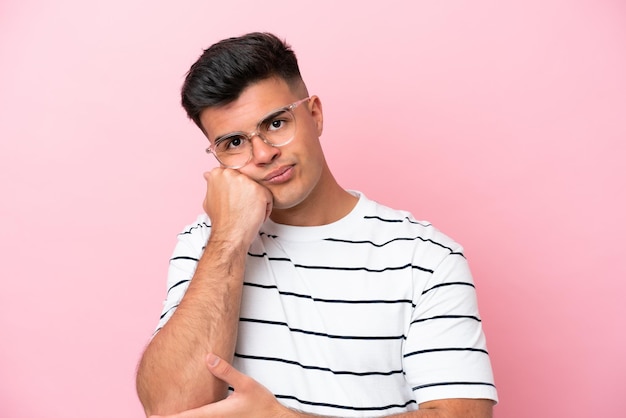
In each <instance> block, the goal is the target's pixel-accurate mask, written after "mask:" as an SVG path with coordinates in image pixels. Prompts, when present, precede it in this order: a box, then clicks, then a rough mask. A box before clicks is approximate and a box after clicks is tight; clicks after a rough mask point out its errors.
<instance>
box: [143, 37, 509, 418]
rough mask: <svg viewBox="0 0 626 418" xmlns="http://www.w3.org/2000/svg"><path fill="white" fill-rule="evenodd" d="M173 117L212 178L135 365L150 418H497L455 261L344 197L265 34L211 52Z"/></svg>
mask: <svg viewBox="0 0 626 418" xmlns="http://www.w3.org/2000/svg"><path fill="white" fill-rule="evenodd" d="M182 103H183V106H184V108H185V110H186V111H187V114H188V115H189V117H190V118H191V119H192V120H193V121H194V122H195V123H196V124H197V125H198V127H199V128H200V129H201V130H202V132H203V133H204V134H205V135H206V137H207V138H208V140H209V142H210V146H209V148H208V149H207V151H208V152H209V153H212V154H213V155H214V156H215V157H216V158H217V160H218V161H219V162H220V167H218V168H215V169H213V170H211V171H210V172H208V173H205V178H206V181H207V191H206V198H205V200H204V210H205V211H206V214H204V215H202V216H200V217H199V218H198V220H197V221H196V222H195V223H194V224H192V225H190V226H188V227H187V228H185V230H184V231H183V232H182V233H181V234H180V235H179V242H178V245H177V247H176V249H175V251H174V255H173V257H172V259H171V263H170V270H169V278H168V286H169V287H168V293H167V298H166V301H165V306H164V311H163V314H162V316H161V321H160V323H159V326H158V329H157V332H156V333H155V335H154V337H153V339H152V341H151V342H150V344H149V345H148V347H147V348H146V351H145V353H144V355H143V358H142V360H141V362H140V365H139V370H138V374H137V389H138V394H139V397H140V399H141V402H142V404H143V406H144V408H145V410H146V414H147V415H156V414H159V415H161V416H163V415H168V414H169V416H172V417H181V418H185V417H186V418H192V417H271V418H275V417H310V416H320V415H322V416H335V417H374V416H397V417H415V418H419V417H422V418H426V417H459V418H461V417H463V418H472V417H480V418H483V417H491V414H492V412H491V411H492V405H493V403H494V401H496V400H497V395H496V391H495V386H494V385H493V377H492V372H491V366H490V362H489V356H488V353H487V350H486V345H485V338H484V335H483V332H482V328H481V322H480V319H479V315H478V309H477V305H476V295H475V288H474V286H473V284H472V278H471V275H470V272H469V270H468V267H467V262H466V260H465V258H464V256H463V253H462V248H461V247H460V246H459V245H458V244H456V243H455V242H454V241H452V240H451V239H449V238H448V237H447V236H445V235H443V234H442V233H441V232H439V231H437V230H436V229H435V228H434V227H433V226H431V225H430V224H428V223H425V222H419V221H416V220H415V219H414V218H413V217H412V216H411V215H410V214H409V213H407V212H402V211H397V210H393V209H390V208H387V207H385V206H382V205H380V204H378V203H376V202H374V201H371V200H369V199H367V198H366V197H365V196H364V195H363V194H362V193H359V192H355V191H347V190H344V189H343V188H341V187H340V186H339V184H338V183H337V182H336V181H335V179H334V178H333V175H332V174H331V172H330V170H329V167H328V165H327V164H326V161H325V159H324V154H323V152H322V148H321V146H320V141H319V137H320V135H321V134H322V125H323V115H322V104H321V101H320V99H319V98H318V97H317V96H314V95H310V94H309V93H308V91H307V88H306V86H305V84H304V82H303V81H302V78H301V76H300V72H299V69H298V64H297V61H296V57H295V55H294V53H293V51H292V50H291V49H290V47H289V46H288V45H286V44H285V43H284V42H282V41H281V40H279V39H278V38H276V37H275V36H273V35H271V34H262V33H252V34H248V35H245V36H242V37H238V38H231V39H227V40H224V41H221V42H219V43H217V44H215V45H213V46H212V47H210V48H209V49H207V50H206V51H205V52H204V53H203V55H202V56H201V57H200V58H199V59H198V61H197V62H196V63H195V64H194V65H193V66H192V67H191V69H190V71H189V73H188V75H187V77H186V80H185V83H184V85H183V89H182ZM231 364H232V365H231ZM229 387H230V389H229ZM229 391H230V395H229ZM314 414H317V415H314Z"/></svg>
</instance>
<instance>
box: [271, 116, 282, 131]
mask: <svg viewBox="0 0 626 418" xmlns="http://www.w3.org/2000/svg"><path fill="white" fill-rule="evenodd" d="M285 123H286V122H285V121H284V120H281V119H275V120H273V121H272V122H271V123H270V124H269V127H268V129H269V130H270V131H276V130H278V129H280V128H282V127H283V126H285Z"/></svg>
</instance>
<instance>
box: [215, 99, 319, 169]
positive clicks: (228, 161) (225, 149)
mask: <svg viewBox="0 0 626 418" xmlns="http://www.w3.org/2000/svg"><path fill="white" fill-rule="evenodd" d="M310 98H311V97H310V96H309V97H305V98H304V99H301V100H298V101H297V102H294V103H291V104H290V105H287V106H284V107H281V108H280V109H276V110H274V111H272V112H270V113H268V114H267V115H266V116H265V117H263V119H261V120H260V121H259V123H258V124H257V126H256V130H254V131H253V132H250V133H245V132H241V131H240V132H232V133H229V134H226V135H223V136H220V137H219V138H216V139H215V141H214V142H213V144H212V145H211V146H210V147H208V148H207V149H206V152H207V153H208V154H213V156H215V158H216V159H217V161H219V162H220V164H222V165H223V166H224V167H226V168H233V169H237V168H241V167H243V166H245V165H246V164H248V163H249V162H250V160H252V151H253V150H252V138H253V137H254V136H255V135H256V136H258V137H259V138H261V140H262V141H263V142H265V143H266V144H268V145H271V146H273V147H282V146H283V145H287V144H288V143H290V142H291V141H293V138H294V137H295V136H296V116H295V115H294V113H293V111H294V109H295V108H297V107H298V106H300V105H301V104H302V103H304V102H306V101H308V100H309V99H310Z"/></svg>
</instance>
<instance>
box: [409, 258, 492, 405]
mask: <svg viewBox="0 0 626 418" xmlns="http://www.w3.org/2000/svg"><path fill="white" fill-rule="evenodd" d="M422 273H423V272H422ZM426 277H427V278H426V279H424V274H422V275H421V276H420V280H419V283H416V285H415V294H414V296H413V302H414V309H413V314H412V317H411V322H410V325H409V331H408V335H407V340H406V342H405V344H404V348H403V362H404V369H405V371H406V378H407V381H408V382H409V384H410V386H411V388H412V390H413V393H414V395H415V399H416V401H417V402H418V403H422V402H426V401H430V400H436V399H450V398H474V399H478V398H484V399H492V400H494V401H497V392H496V388H495V385H494V379H493V373H492V369H491V363H490V359H489V353H488V351H487V344H486V339H485V335H484V332H483V328H482V321H481V318H480V315H479V312H478V304H477V297H476V288H475V286H474V281H473V278H472V275H471V272H470V269H469V266H468V263H467V260H466V259H465V257H464V255H463V253H462V249H461V248H460V247H458V249H454V250H450V253H449V254H448V255H446V256H445V257H443V259H442V261H441V262H440V263H439V264H438V265H437V266H436V268H435V269H434V270H433V271H432V272H430V274H428V275H427V276H426Z"/></svg>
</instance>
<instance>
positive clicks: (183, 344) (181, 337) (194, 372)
mask: <svg viewBox="0 0 626 418" xmlns="http://www.w3.org/2000/svg"><path fill="white" fill-rule="evenodd" d="M245 254H246V249H244V248H243V247H239V248H236V247H233V246H232V245H231V244H230V243H224V242H219V241H212V240H209V242H208V243H207V247H206V249H205V252H204V254H203V256H202V257H201V259H200V260H199V262H198V266H197V268H196V271H195V274H194V276H193V279H192V280H191V283H190V285H189V288H188V289H187V292H186V293H185V296H184V297H183V299H182V300H181V302H180V305H179V306H178V308H177V309H176V311H175V312H174V314H173V316H172V317H171V318H170V320H169V321H168V322H167V323H166V324H165V326H164V327H163V328H162V329H161V330H160V331H159V333H157V334H156V335H155V336H154V338H153V340H152V341H151V343H150V344H149V346H148V347H147V348H146V351H145V352H144V355H143V358H142V360H141V363H140V365H139V369H138V372H137V392H138V395H139V398H140V400H141V402H142V404H143V405H144V408H145V410H146V413H147V414H157V413H158V414H168V413H173V412H180V411H182V410H186V409H190V408H195V407H198V406H200V405H204V404H208V403H212V402H215V401H217V400H220V399H223V398H224V397H225V396H226V393H227V385H226V384H224V382H222V381H220V380H218V379H216V378H215V377H214V376H213V375H211V373H209V372H208V371H207V370H206V366H205V363H204V361H205V357H206V355H207V353H209V352H213V353H215V354H217V355H219V356H220V357H222V358H224V359H229V360H232V356H233V353H234V347H235V343H236V339H237V325H238V320H239V308H240V302H241V291H242V282H243V279H242V278H243V272H244V263H245Z"/></svg>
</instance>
